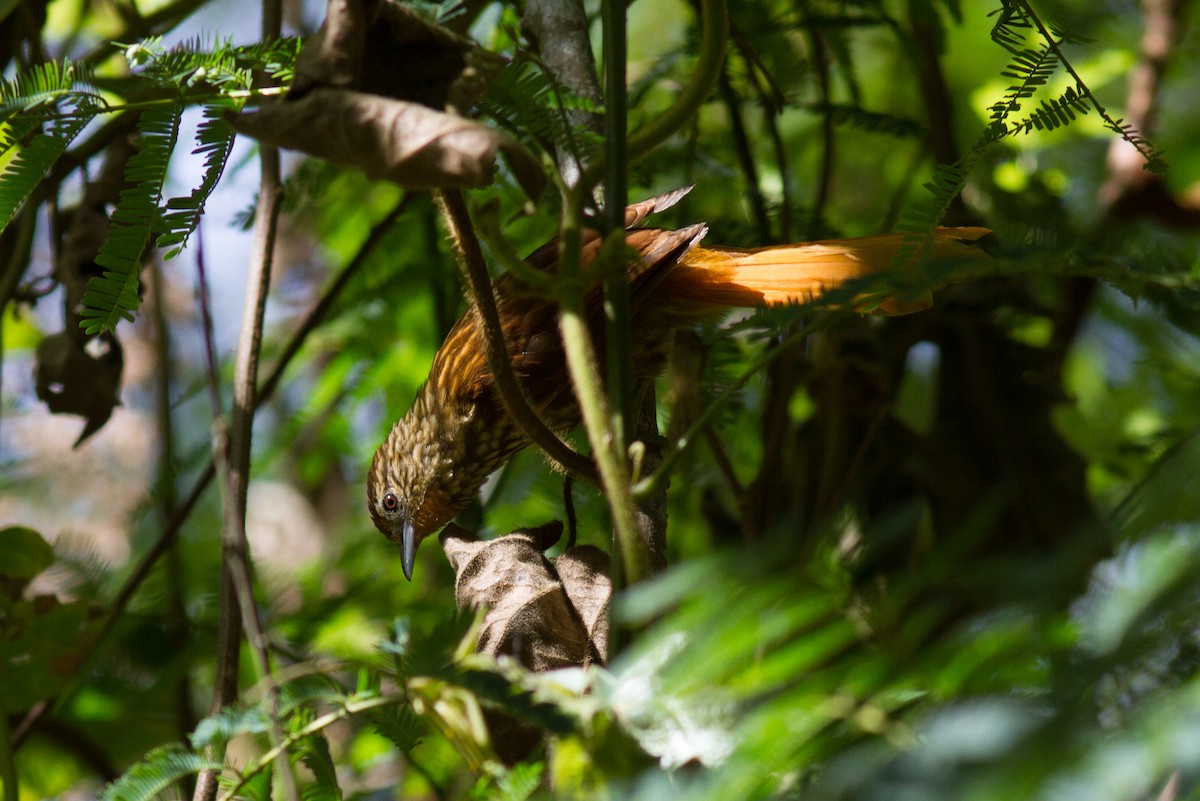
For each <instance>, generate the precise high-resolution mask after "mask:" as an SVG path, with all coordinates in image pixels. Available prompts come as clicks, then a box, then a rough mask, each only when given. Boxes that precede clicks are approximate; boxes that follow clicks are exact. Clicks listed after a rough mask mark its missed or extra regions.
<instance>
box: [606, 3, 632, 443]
mask: <svg viewBox="0 0 1200 801" xmlns="http://www.w3.org/2000/svg"><path fill="white" fill-rule="evenodd" d="M600 11H601V16H602V19H603V21H604V29H603V30H604V33H603V42H604V214H603V216H602V217H601V231H602V232H603V233H604V235H605V236H606V237H607V236H610V235H615V236H622V237H623V236H624V231H625V205H626V202H627V199H628V188H627V186H626V183H625V129H626V126H627V125H628V114H627V109H626V108H625V106H626V92H625V59H626V50H627V47H626V41H625V37H626V18H625V0H603V2H602V3H601V5H600ZM604 318H605V330H606V334H607V336H606V340H607V343H606V344H607V350H608V353H607V358H608V399H609V406H610V413H611V414H612V429H613V437H614V438H615V439H616V441H617V442H618V443H619V444H620V445H621V447H622V449H623V448H624V447H625V446H626V445H627V444H628V443H629V437H628V436H627V429H626V426H628V427H629V428H630V429H632V428H633V427H634V425H636V420H635V419H634V416H633V375H632V371H631V370H630V365H631V362H632V358H633V357H632V354H633V342H632V336H631V332H630V330H629V318H630V300H629V278H628V276H627V274H626V272H625V271H624V270H614V271H612V272H611V273H610V275H609V277H607V278H605V280H604Z"/></svg>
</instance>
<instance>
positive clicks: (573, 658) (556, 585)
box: [440, 525, 591, 671]
mask: <svg viewBox="0 0 1200 801" xmlns="http://www.w3.org/2000/svg"><path fill="white" fill-rule="evenodd" d="M440 539H441V542H442V548H443V549H444V550H445V552H446V556H447V557H448V558H449V559H450V564H451V565H452V566H453V567H454V572H455V574H456V578H455V584H454V596H455V600H456V601H457V602H458V605H459V607H460V608H480V607H485V608H486V609H487V612H486V613H485V615H484V619H483V628H482V630H481V631H480V634H479V645H478V650H479V652H480V653H485V654H490V655H492V656H501V655H507V656H513V657H516V659H517V660H518V661H519V662H520V663H521V664H522V665H524V666H525V667H526V668H528V669H530V670H534V671H543V670H554V669H556V668H563V667H572V666H579V665H585V664H588V663H589V662H590V661H591V659H590V653H589V643H588V632H587V629H586V628H585V626H584V623H583V621H582V620H581V619H580V617H579V614H578V613H577V612H576V611H575V609H574V608H573V607H572V606H571V602H570V601H569V600H568V598H567V594H566V592H565V591H564V590H563V585H562V582H561V581H559V578H558V576H557V574H556V573H555V572H554V568H553V566H551V564H550V562H548V561H547V560H546V558H545V557H544V556H543V555H542V552H541V547H540V546H541V542H540V539H539V537H538V536H537V534H535V533H530V532H528V531H515V532H513V533H512V534H509V535H508V536H505V537H499V538H497V539H494V540H489V541H486V542H479V541H478V540H476V539H475V537H474V535H472V534H471V533H469V532H467V531H466V530H465V529H462V528H460V527H459V526H455V525H451V526H449V527H448V528H447V529H446V530H445V531H444V532H442V535H441V538H440Z"/></svg>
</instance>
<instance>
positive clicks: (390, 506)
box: [383, 492, 400, 512]
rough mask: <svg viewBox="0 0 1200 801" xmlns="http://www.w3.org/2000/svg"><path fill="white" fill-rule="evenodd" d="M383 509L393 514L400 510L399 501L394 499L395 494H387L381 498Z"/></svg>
mask: <svg viewBox="0 0 1200 801" xmlns="http://www.w3.org/2000/svg"><path fill="white" fill-rule="evenodd" d="M383 508H384V510H385V511H388V512H394V511H396V510H397V509H399V508H400V500H399V499H398V498H397V497H396V493H394V492H389V493H387V494H386V495H384V496H383Z"/></svg>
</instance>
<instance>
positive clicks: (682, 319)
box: [367, 189, 989, 579]
mask: <svg viewBox="0 0 1200 801" xmlns="http://www.w3.org/2000/svg"><path fill="white" fill-rule="evenodd" d="M687 191H688V190H687V189H683V190H677V191H675V192H671V193H668V194H665V195H660V196H658V197H655V198H651V199H650V200H646V201H642V202H641V203H636V204H634V205H632V206H630V207H629V208H627V209H626V210H625V226H626V228H627V229H628V233H627V238H626V243H627V244H628V246H629V247H631V248H632V249H633V250H635V251H636V252H637V253H638V254H639V256H640V258H639V259H638V260H636V261H634V262H633V263H632V264H631V265H630V266H629V268H628V272H629V281H630V292H631V296H632V318H631V330H632V338H633V347H632V367H633V372H634V377H635V378H638V379H640V378H652V377H654V376H656V375H658V374H659V373H660V372H662V370H663V369H664V368H665V366H666V359H667V351H668V348H669V346H670V342H671V339H672V333H673V331H674V330H675V329H676V328H679V327H682V326H689V325H693V324H695V323H697V322H700V321H703V320H706V319H711V318H713V317H714V316H718V315H720V313H721V312H724V311H726V310H728V309H730V308H734V307H742V306H763V305H778V304H786V303H804V302H809V301H812V300H814V299H815V298H817V297H819V296H820V295H821V294H822V293H824V292H827V291H829V290H831V289H834V288H837V287H839V286H842V285H843V284H845V283H846V282H847V281H850V280H853V279H856V278H860V277H863V276H869V275H873V274H877V273H881V272H885V271H886V270H888V268H889V266H890V264H891V262H892V259H893V256H894V255H895V254H896V252H897V250H898V249H899V248H900V245H901V240H902V237H901V236H900V235H899V234H889V235H883V236H870V237H864V238H861V239H839V240H831V241H825V242H808V243H804V244H796V245H779V246H774V247H766V248H758V249H755V250H737V249H734V248H723V247H701V246H700V244H699V243H700V240H702V239H703V238H704V235H705V233H707V230H708V228H707V226H705V225H703V224H699V225H692V226H689V227H687V228H682V229H680V230H678V231H666V230H660V229H655V228H641V227H639V226H640V225H641V224H642V222H643V221H644V220H645V219H646V217H647V216H648V215H650V214H651V213H653V212H656V211H661V210H663V209H665V208H667V207H669V206H671V205H672V204H674V203H675V202H676V201H677V200H678V199H679V198H680V197H682V196H683V195H684V194H685V193H686V192H687ZM987 233H989V232H988V230H987V229H985V228H942V229H938V230H936V231H935V232H934V234H933V237H932V241H931V242H930V243H929V244H928V245H927V249H926V251H925V252H924V254H923V258H930V259H934V260H939V261H974V260H980V259H983V260H987V259H988V258H989V257H988V256H987V255H986V254H985V253H984V252H983V250H982V249H981V248H980V247H979V246H978V244H977V241H978V240H979V239H981V238H982V237H983V236H984V235H986V234H987ZM600 244H601V242H600V239H599V237H598V235H597V234H596V233H595V232H594V231H590V232H587V233H586V234H585V237H584V245H583V252H582V264H583V266H584V268H585V269H586V267H587V265H588V264H590V263H591V262H592V261H593V260H594V259H595V257H596V254H597V252H598V250H599V247H600ZM557 258H558V243H557V242H556V241H552V242H549V243H547V244H546V245H543V246H542V247H541V248H539V249H538V250H536V251H535V252H534V253H533V254H532V255H531V256H529V258H528V259H527V260H526V261H527V262H528V263H529V264H530V265H531V266H532V267H534V268H537V269H540V270H551V269H553V267H554V265H555V261H556V260H557ZM492 286H493V290H494V292H495V295H496V303H497V306H498V308H499V312H500V321H501V327H502V329H503V332H504V338H505V341H506V343H507V345H508V352H509V356H510V357H511V359H512V366H513V370H514V371H515V372H516V375H517V377H518V379H519V380H520V381H521V383H522V385H523V387H524V390H525V393H526V395H527V397H528V398H529V401H530V403H531V404H532V406H533V407H534V409H536V410H537V412H538V413H539V414H540V415H541V417H542V419H543V420H545V421H546V423H547V424H548V426H549V427H550V428H551V429H553V430H555V431H557V432H560V433H561V432H565V431H568V430H570V429H572V428H574V427H575V426H577V425H578V424H579V422H580V413H579V407H578V405H577V403H576V400H575V396H574V394H573V392H572V389H571V382H570V380H569V379H568V377H567V368H566V360H565V356H564V353H563V347H562V343H561V341H560V340H559V332H558V309H557V307H556V306H555V304H554V303H553V302H552V301H550V300H547V299H546V298H544V297H540V296H537V295H535V294H533V293H529V292H522V291H521V288H520V286H519V284H518V283H517V282H515V281H514V280H513V279H512V278H511V276H509V275H503V276H501V277H499V278H497V279H496V280H495V282H494V283H493V285H492ZM600 303H601V299H600V295H599V293H598V292H594V293H593V295H592V296H591V299H590V305H589V311H590V314H591V318H592V321H593V322H592V326H593V333H594V335H597V336H602V329H603V316H602V312H601V308H600ZM928 305H929V302H928V300H926V301H925V302H923V303H922V302H916V303H914V302H910V301H901V300H898V299H884V300H883V301H882V302H881V303H879V304H878V306H876V307H875V308H874V309H873V311H875V312H878V313H882V314H905V313H909V312H913V311H918V310H919V309H921V308H925V307H926V306H928ZM528 444H529V440H528V439H527V438H526V437H525V435H524V434H523V433H522V432H521V429H520V428H519V427H518V425H517V424H516V423H515V422H514V421H513V420H512V419H511V418H510V416H509V414H508V412H507V411H506V410H505V408H504V404H503V401H501V399H500V397H499V395H498V394H497V393H496V391H495V389H494V387H493V380H492V374H491V371H490V370H489V369H488V365H487V357H486V355H485V350H484V338H483V331H482V325H481V321H480V319H479V315H478V312H477V311H476V310H475V309H474V308H472V309H470V310H468V311H467V312H466V313H465V314H464V315H463V316H462V317H461V318H459V320H458V322H457V323H455V324H454V327H453V328H452V329H450V333H449V334H447V335H446V341H445V342H443V343H442V347H441V349H439V350H438V352H437V355H436V356H435V357H434V359H433V366H432V367H431V368H430V371H429V378H428V379H427V380H426V381H425V385H424V386H423V387H422V388H421V390H420V392H419V393H418V394H417V399H416V402H415V403H414V404H413V407H412V409H411V410H409V412H408V414H406V415H405V416H404V419H402V420H400V421H399V422H398V423H396V425H395V426H393V427H392V430H391V433H390V434H388V437H387V440H386V441H385V442H384V443H383V444H382V445H381V446H380V447H379V450H378V451H376V453H375V458H374V460H373V461H372V463H371V471H370V474H369V475H368V477H367V508H368V509H369V510H370V512H371V518H372V519H373V520H374V521H375V525H376V526H377V527H378V528H379V530H380V531H382V532H383V533H384V534H385V535H387V537H388V539H390V540H392V541H393V542H395V543H396V544H398V545H399V546H400V547H401V549H402V561H403V566H404V575H405V577H406V578H409V579H411V578H412V568H413V560H414V558H415V556H416V551H417V546H418V545H420V543H421V540H423V539H424V538H425V537H427V536H429V535H430V534H433V533H434V532H436V531H437V530H438V529H440V528H441V527H442V526H444V525H445V524H446V523H448V522H449V521H450V519H451V518H452V517H454V515H455V514H457V513H458V512H459V510H461V509H462V508H463V507H464V506H466V505H467V503H468V502H470V500H471V499H472V498H473V497H474V496H475V494H476V493H477V492H478V491H479V488H480V487H481V486H483V483H484V481H485V480H486V479H487V477H488V475H490V474H491V473H492V472H493V471H495V470H496V469H498V468H499V467H500V466H501V465H503V464H504V463H505V462H506V461H508V459H509V458H511V457H512V456H513V454H515V453H516V452H517V451H519V450H521V448H524V447H525V446H526V445H528Z"/></svg>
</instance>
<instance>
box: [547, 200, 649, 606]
mask: <svg viewBox="0 0 1200 801" xmlns="http://www.w3.org/2000/svg"><path fill="white" fill-rule="evenodd" d="M582 186H583V185H582V184H580V185H579V186H577V187H576V188H575V190H574V191H570V190H566V191H564V193H563V194H564V197H563V225H562V232H561V234H560V239H559V277H560V280H561V283H560V285H559V305H560V316H559V327H560V329H561V332H562V339H563V348H564V350H565V352H566V356H567V369H568V371H569V372H570V374H571V380H572V382H573V384H574V386H575V394H576V396H577V397H578V399H579V409H580V411H581V412H582V414H583V423H584V427H585V428H586V429H587V432H588V439H589V440H590V441H591V443H592V452H593V455H594V457H595V459H596V465H597V467H598V468H599V470H600V481H601V484H602V486H603V488H604V497H605V498H606V499H607V501H608V507H609V510H610V511H611V513H612V520H613V545H614V550H615V551H616V558H615V559H614V560H613V586H614V588H617V589H619V588H620V587H622V586H623V584H624V583H633V582H636V581H639V580H641V579H644V578H646V577H648V576H649V575H650V557H649V552H648V550H647V546H646V544H645V543H643V542H642V539H641V537H640V536H639V535H638V527H637V520H636V517H635V513H634V509H635V506H634V500H633V494H632V493H631V492H630V486H629V465H628V463H627V462H626V459H625V454H624V452H623V451H624V449H623V447H622V445H621V443H620V441H618V440H617V438H616V437H615V436H614V434H613V431H612V427H611V425H610V422H611V419H612V418H611V416H610V412H609V408H608V401H607V398H606V396H605V393H604V384H603V382H602V381H601V379H600V369H599V367H598V365H597V362H596V350H595V348H594V346H593V344H592V335H591V332H590V331H589V330H588V324H587V317H586V314H585V311H584V295H585V288H586V284H585V282H584V280H583V275H582V271H581V269H580V263H579V256H580V241H581V236H582V230H581V229H582V224H583V205H582Z"/></svg>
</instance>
